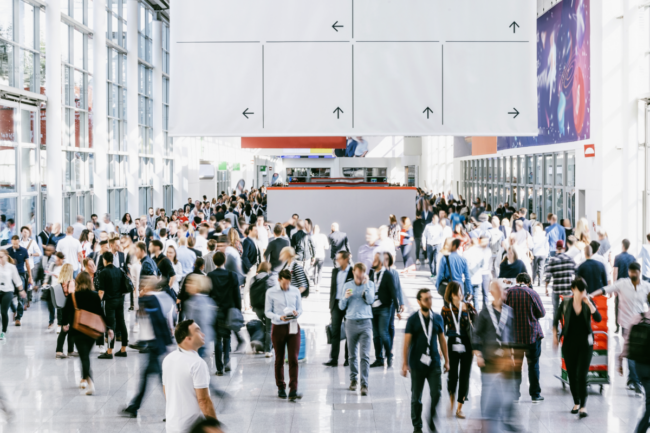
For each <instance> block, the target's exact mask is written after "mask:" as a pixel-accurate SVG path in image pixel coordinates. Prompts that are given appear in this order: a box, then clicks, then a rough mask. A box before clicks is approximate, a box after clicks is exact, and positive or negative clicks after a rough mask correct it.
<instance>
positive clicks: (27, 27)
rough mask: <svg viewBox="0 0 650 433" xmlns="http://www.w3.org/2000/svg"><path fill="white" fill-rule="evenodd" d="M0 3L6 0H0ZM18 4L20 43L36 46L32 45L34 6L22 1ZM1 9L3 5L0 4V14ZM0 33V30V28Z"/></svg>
mask: <svg viewBox="0 0 650 433" xmlns="http://www.w3.org/2000/svg"><path fill="white" fill-rule="evenodd" d="M0 3H6V0H0ZM18 4H19V8H20V9H19V11H18V13H19V14H20V25H21V26H22V27H21V29H20V43H21V44H23V45H25V46H27V47H29V48H36V47H35V46H34V36H35V34H34V6H32V5H30V4H29V3H25V2H24V1H21V2H20V3H18ZM2 9H3V7H2V6H0V14H1V13H2ZM0 20H1V19H0ZM0 25H1V22H0ZM1 33H2V30H0V34H1Z"/></svg>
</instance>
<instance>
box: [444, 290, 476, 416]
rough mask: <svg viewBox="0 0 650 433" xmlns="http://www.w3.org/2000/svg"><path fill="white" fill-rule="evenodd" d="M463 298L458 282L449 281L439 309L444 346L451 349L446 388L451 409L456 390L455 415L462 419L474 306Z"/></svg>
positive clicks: (467, 385) (470, 364)
mask: <svg viewBox="0 0 650 433" xmlns="http://www.w3.org/2000/svg"><path fill="white" fill-rule="evenodd" d="M463 298H464V297H463V290H462V289H461V287H460V284H458V283H457V282H455V281H452V282H451V283H449V284H448V285H447V290H446V292H445V301H446V304H445V306H444V307H443V308H442V314H441V315H442V318H443V320H444V324H445V335H447V347H450V348H451V350H450V351H449V368H450V369H449V377H448V379H447V391H448V392H449V400H450V402H451V410H452V411H453V410H454V399H455V398H456V390H458V398H457V401H458V407H457V408H456V418H460V419H465V414H464V413H463V404H465V400H466V399H467V394H468V391H469V376H470V373H471V370H472V359H473V353H472V341H471V332H472V326H473V325H472V323H473V322H474V321H475V320H474V319H475V317H476V310H475V309H474V307H473V306H472V305H471V304H470V303H468V302H463ZM447 305H448V306H447Z"/></svg>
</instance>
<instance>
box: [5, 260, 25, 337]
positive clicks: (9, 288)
mask: <svg viewBox="0 0 650 433" xmlns="http://www.w3.org/2000/svg"><path fill="white" fill-rule="evenodd" d="M14 287H15V288H17V289H18V291H19V292H20V296H21V297H23V298H25V297H26V293H25V290H24V287H23V280H22V279H21V278H20V275H18V270H17V269H16V265H15V264H14V260H13V259H12V258H11V257H10V256H9V253H8V252H7V250H0V308H1V310H0V314H2V332H0V340H4V339H5V338H7V336H6V333H7V326H8V325H9V306H10V305H11V302H12V301H13V299H14Z"/></svg>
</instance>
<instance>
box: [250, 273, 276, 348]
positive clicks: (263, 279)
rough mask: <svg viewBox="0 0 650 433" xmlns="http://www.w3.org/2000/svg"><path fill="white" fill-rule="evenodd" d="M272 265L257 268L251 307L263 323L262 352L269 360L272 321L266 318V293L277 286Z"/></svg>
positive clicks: (253, 282)
mask: <svg viewBox="0 0 650 433" xmlns="http://www.w3.org/2000/svg"><path fill="white" fill-rule="evenodd" d="M270 272H271V264H270V263H269V262H262V263H260V265H259V266H258V267H257V275H255V276H254V277H253V281H252V282H251V290H250V295H251V307H253V311H254V312H255V314H256V315H257V318H258V319H260V321H261V322H262V326H263V328H264V341H263V342H262V350H263V351H264V355H265V356H266V357H267V358H270V357H272V356H273V354H272V353H271V319H269V318H268V317H266V314H265V312H264V307H265V304H266V292H267V291H268V290H270V289H272V288H273V287H274V286H275V278H273V277H272V276H271V274H270Z"/></svg>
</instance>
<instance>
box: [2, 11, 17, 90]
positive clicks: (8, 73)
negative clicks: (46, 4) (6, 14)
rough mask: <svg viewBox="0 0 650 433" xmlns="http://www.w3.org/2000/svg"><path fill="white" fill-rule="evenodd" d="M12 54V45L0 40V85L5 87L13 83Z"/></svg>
mask: <svg viewBox="0 0 650 433" xmlns="http://www.w3.org/2000/svg"><path fill="white" fill-rule="evenodd" d="M0 15H1V14H0ZM13 53H14V48H13V45H11V44H10V43H8V42H5V41H2V40H0V84H2V85H5V86H13V85H14V82H15V81H14V54H13Z"/></svg>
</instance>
